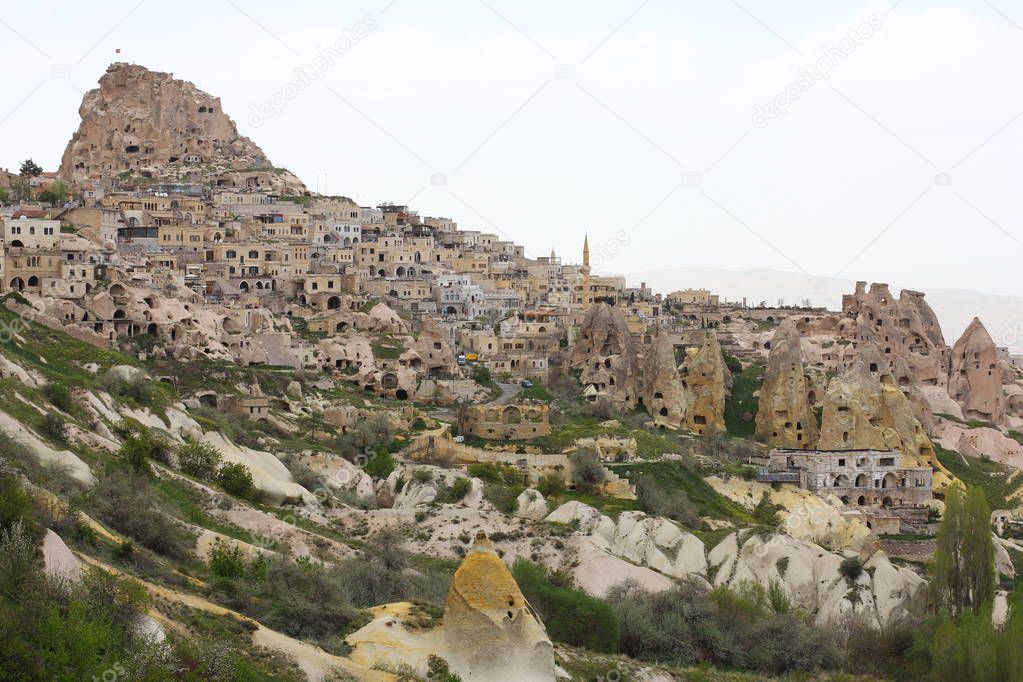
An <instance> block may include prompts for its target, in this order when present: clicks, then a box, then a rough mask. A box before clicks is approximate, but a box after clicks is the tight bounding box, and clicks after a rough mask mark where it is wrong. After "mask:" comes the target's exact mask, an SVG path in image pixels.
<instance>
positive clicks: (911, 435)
mask: <svg viewBox="0 0 1023 682" xmlns="http://www.w3.org/2000/svg"><path fill="white" fill-rule="evenodd" d="M874 365H875V363H874V362H873V361H872V358H871V356H870V355H869V354H867V355H866V356H863V357H861V358H860V359H859V360H857V361H856V363H855V364H854V365H853V366H852V367H850V368H849V369H848V370H846V371H845V372H843V373H842V374H841V375H840V376H838V377H835V378H834V379H832V380H831V383H830V384H829V385H828V390H827V393H826V394H825V396H824V414H823V419H822V423H821V436H820V442H819V444H818V447H819V448H820V449H822V450H858V449H874V450H896V451H898V452H899V453H900V454H901V457H900V460H901V465H902V466H907V467H931V468H933V469H934V470H935V472H934V478H933V480H932V485H933V487H934V490H936V491H940V490H943V489H944V488H946V487H947V486H948V485H949V484H950V482H951V480H952V479H951V476H950V475H949V474H948V472H946V471H945V470H944V468H943V467H942V466H941V464H940V463H939V462H938V460H937V457H936V456H935V453H934V446H933V445H932V444H931V441H930V439H929V438H928V437H927V434H926V433H925V432H924V429H923V426H922V425H921V424H920V421H919V420H918V419H917V418H916V417H915V416H914V414H913V406H912V405H911V404H910V402H909V399H908V398H907V397H906V395H905V394H904V393H903V392H902V391H901V390H900V389H899V387H898V386H896V385H895V383H894V379H893V378H892V376H891V375H890V374H879V373H877V372H871V371H870V367H873V366H874Z"/></svg>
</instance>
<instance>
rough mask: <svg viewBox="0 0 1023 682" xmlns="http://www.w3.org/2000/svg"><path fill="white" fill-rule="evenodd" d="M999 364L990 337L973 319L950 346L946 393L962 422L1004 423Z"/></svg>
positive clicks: (1003, 403) (1003, 401) (1001, 371)
mask: <svg viewBox="0 0 1023 682" xmlns="http://www.w3.org/2000/svg"><path fill="white" fill-rule="evenodd" d="M1001 364H1002V362H1001V361H1000V360H999V358H998V351H997V349H996V348H995V342H994V341H992V340H991V335H990V334H988V332H987V329H985V328H984V325H983V324H982V323H981V321H980V320H978V319H977V318H976V317H975V318H973V321H972V322H970V325H969V326H968V327H967V328H966V331H964V332H963V335H962V336H960V337H959V340H958V341H956V343H955V346H953V347H952V366H951V372H950V374H949V380H948V393H949V395H950V396H952V399H953V400H955V401H956V402H957V403H959V404H960V405H961V406H962V408H963V416H964V417H965V418H966V419H981V420H984V421H989V422H992V423H994V424H1001V423H1003V422H1004V421H1005V390H1004V389H1003V388H1002V375H1003V372H1004V369H1003V367H1002V366H1001Z"/></svg>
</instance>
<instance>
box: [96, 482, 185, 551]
mask: <svg viewBox="0 0 1023 682" xmlns="http://www.w3.org/2000/svg"><path fill="white" fill-rule="evenodd" d="M90 499H91V505H92V511H93V512H94V513H95V514H96V516H98V517H99V519H100V520H101V521H103V522H105V523H108V524H110V525H111V526H112V527H113V528H114V529H115V530H117V531H119V532H120V533H122V534H124V535H127V536H129V537H130V538H132V539H134V540H135V541H137V542H138V543H139V544H141V545H143V546H145V547H148V548H149V549H151V550H153V551H154V552H158V553H160V554H163V555H165V556H168V557H171V558H172V559H186V558H188V556H189V554H190V552H191V549H192V547H194V546H195V538H194V537H192V535H191V533H189V532H188V531H187V530H186V529H185V528H183V527H182V526H181V525H180V524H179V523H177V522H176V521H174V520H173V519H172V518H171V517H170V515H169V514H168V513H167V511H166V510H164V509H163V508H162V507H161V506H159V504H158V503H157V499H158V498H157V493H156V489H155V488H154V487H153V485H152V483H151V482H150V481H149V479H147V478H145V477H144V476H139V475H137V474H131V473H127V472H121V471H118V472H114V473H112V474H110V475H108V476H104V477H103V478H101V479H100V480H99V482H98V483H97V484H96V487H95V488H93V491H92V495H91V497H90Z"/></svg>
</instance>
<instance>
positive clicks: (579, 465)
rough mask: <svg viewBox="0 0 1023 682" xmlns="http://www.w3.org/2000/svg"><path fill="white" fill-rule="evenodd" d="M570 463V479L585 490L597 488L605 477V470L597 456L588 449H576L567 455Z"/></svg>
mask: <svg viewBox="0 0 1023 682" xmlns="http://www.w3.org/2000/svg"><path fill="white" fill-rule="evenodd" d="M568 459H569V461H570V462H571V463H572V480H573V481H575V483H576V485H578V486H581V487H583V488H585V489H587V490H593V489H595V488H598V487H599V486H600V485H601V484H602V483H603V482H604V479H605V478H606V477H607V470H606V469H604V465H603V464H601V463H600V460H599V459H597V456H596V455H595V454H593V453H592V452H590V451H588V450H576V451H575V452H573V453H572V454H571V455H569V456H568Z"/></svg>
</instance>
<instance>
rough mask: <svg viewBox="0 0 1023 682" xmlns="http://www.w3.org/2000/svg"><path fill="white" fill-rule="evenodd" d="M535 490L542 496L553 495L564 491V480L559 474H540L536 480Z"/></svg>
mask: <svg viewBox="0 0 1023 682" xmlns="http://www.w3.org/2000/svg"><path fill="white" fill-rule="evenodd" d="M536 490H537V492H539V493H540V494H541V495H543V496H544V497H554V496H556V495H560V494H561V493H563V492H564V491H565V481H564V479H562V478H561V476H555V475H545V476H541V477H540V480H538V481H537V482H536Z"/></svg>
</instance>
